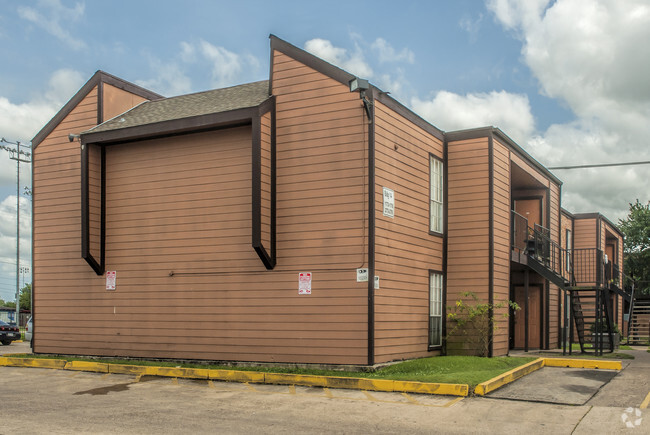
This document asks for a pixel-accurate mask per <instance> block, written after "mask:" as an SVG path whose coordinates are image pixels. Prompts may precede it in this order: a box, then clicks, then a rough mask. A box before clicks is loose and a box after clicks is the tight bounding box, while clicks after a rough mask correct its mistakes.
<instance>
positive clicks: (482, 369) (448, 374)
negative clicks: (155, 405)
mask: <svg viewBox="0 0 650 435" xmlns="http://www.w3.org/2000/svg"><path fill="white" fill-rule="evenodd" d="M12 357H22V358H49V359H64V360H66V361H79V360H85V361H97V362H104V363H109V364H131V365H147V366H158V367H188V368H207V369H226V370H233V369H234V370H245V371H258V372H267V373H295V374H309V375H322V376H342V377H359V378H370V379H392V380H400V381H418V382H440V383H450V384H468V385H469V386H470V387H475V386H476V385H477V384H480V383H481V382H485V381H487V380H489V379H492V378H494V377H495V376H498V375H500V374H502V373H505V372H507V371H509V370H512V369H513V368H516V367H519V366H521V365H523V364H526V363H528V362H530V361H534V360H535V359H536V358H535V357H497V358H480V357H475V356H439V357H432V358H421V359H417V360H412V361H405V362H401V363H397V364H393V365H391V366H387V367H383V368H381V369H378V370H376V371H372V372H363V371H356V372H353V371H339V370H318V369H303V368H287V367H268V366H261V367H233V366H224V365H206V364H197V363H184V362H178V361H147V360H124V359H104V358H102V359H97V358H88V357H64V356H53V355H31V354H24V355H12Z"/></svg>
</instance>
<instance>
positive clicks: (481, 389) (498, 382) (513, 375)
mask: <svg viewBox="0 0 650 435" xmlns="http://www.w3.org/2000/svg"><path fill="white" fill-rule="evenodd" d="M542 367H544V358H537V359H536V360H535V361H531V362H529V363H528V364H524V365H523V366H519V367H517V368H514V369H512V370H510V371H509V372H505V373H503V374H502V375H499V376H496V377H494V378H492V379H490V380H489V381H485V382H481V383H480V384H478V385H477V386H476V388H475V389H474V394H476V395H477V396H485V395H486V394H487V393H489V392H491V391H494V390H496V389H498V388H501V387H503V386H504V385H506V384H509V383H510V382H514V381H516V380H517V379H519V378H521V377H523V376H526V375H528V374H530V373H532V372H534V371H535V370H539V369H541V368H542Z"/></svg>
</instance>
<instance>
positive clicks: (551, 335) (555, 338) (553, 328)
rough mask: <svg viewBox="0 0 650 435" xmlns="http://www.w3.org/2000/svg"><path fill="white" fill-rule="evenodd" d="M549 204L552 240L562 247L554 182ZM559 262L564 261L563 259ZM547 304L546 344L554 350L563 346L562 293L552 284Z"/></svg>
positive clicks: (545, 321)
mask: <svg viewBox="0 0 650 435" xmlns="http://www.w3.org/2000/svg"><path fill="white" fill-rule="evenodd" d="M549 204H550V216H549V225H550V226H549V230H550V231H551V240H552V241H554V242H555V243H557V244H558V245H560V243H561V242H560V241H561V233H562V231H561V228H560V186H559V185H558V184H555V183H553V182H550V196H549ZM560 247H561V245H560ZM558 260H559V261H560V262H561V261H562V259H561V258H560V259H558ZM562 267H563V265H562ZM547 304H548V313H547V318H546V319H545V320H544V323H548V334H547V335H546V339H547V340H548V341H547V342H546V343H545V347H546V348H551V349H554V348H558V347H560V346H561V345H562V331H561V321H562V291H561V290H560V288H559V287H558V286H557V285H555V284H553V283H552V282H549V283H548V294H547Z"/></svg>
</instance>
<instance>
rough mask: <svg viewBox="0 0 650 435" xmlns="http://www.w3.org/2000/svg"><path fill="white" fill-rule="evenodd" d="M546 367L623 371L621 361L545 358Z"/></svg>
mask: <svg viewBox="0 0 650 435" xmlns="http://www.w3.org/2000/svg"><path fill="white" fill-rule="evenodd" d="M544 365H545V366H546V367H570V368H575V369H603V370H622V369H623V363H622V362H621V361H599V360H593V359H577V358H576V359H569V358H544Z"/></svg>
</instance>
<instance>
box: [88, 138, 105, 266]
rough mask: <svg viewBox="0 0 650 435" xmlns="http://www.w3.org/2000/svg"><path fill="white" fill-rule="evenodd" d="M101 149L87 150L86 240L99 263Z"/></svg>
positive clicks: (90, 148)
mask: <svg viewBox="0 0 650 435" xmlns="http://www.w3.org/2000/svg"><path fill="white" fill-rule="evenodd" d="M101 161H102V149H101V147H99V146H91V147H89V148H88V217H89V219H88V220H89V227H88V238H89V242H90V243H89V245H90V246H89V248H90V254H91V255H92V256H93V257H94V258H95V259H96V261H97V262H99V261H100V256H101V250H100V248H101V209H102V207H101V204H102V203H101V199H102V196H101V194H102V179H101V175H102V173H101Z"/></svg>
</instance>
